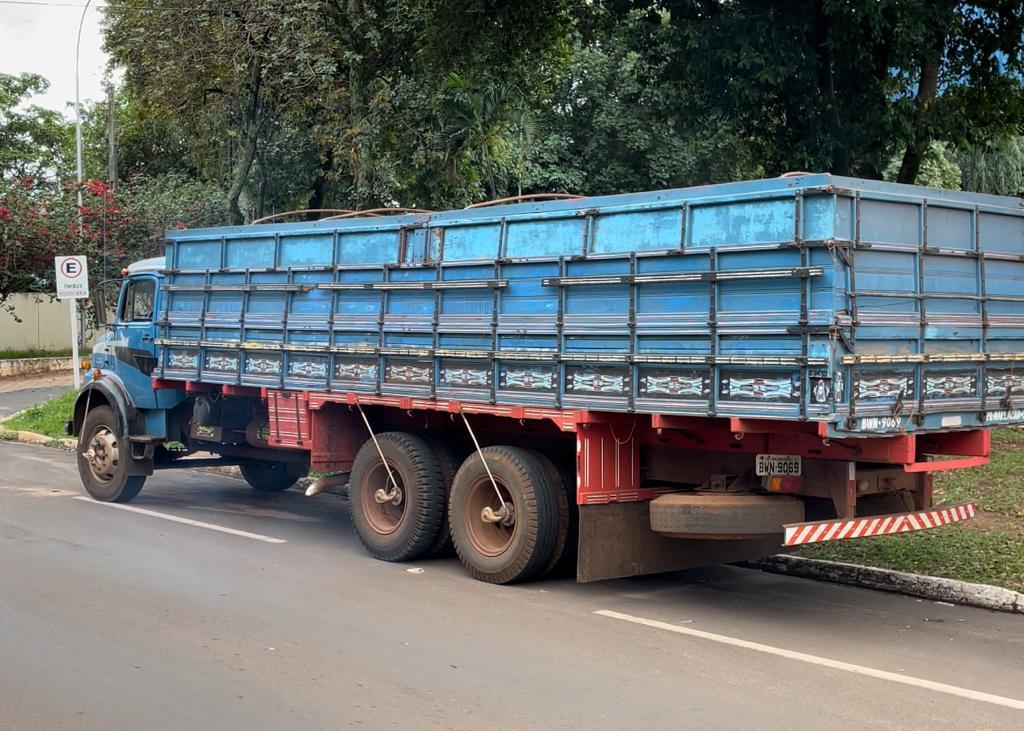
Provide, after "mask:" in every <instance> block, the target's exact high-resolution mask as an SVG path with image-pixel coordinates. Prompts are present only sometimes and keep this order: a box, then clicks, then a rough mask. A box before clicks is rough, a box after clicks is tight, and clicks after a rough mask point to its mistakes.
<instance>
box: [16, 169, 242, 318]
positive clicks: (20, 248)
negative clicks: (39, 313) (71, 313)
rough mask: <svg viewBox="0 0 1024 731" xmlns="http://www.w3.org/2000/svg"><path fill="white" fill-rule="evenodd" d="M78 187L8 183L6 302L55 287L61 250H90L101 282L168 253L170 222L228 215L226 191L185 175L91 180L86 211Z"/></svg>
mask: <svg viewBox="0 0 1024 731" xmlns="http://www.w3.org/2000/svg"><path fill="white" fill-rule="evenodd" d="M77 192H78V187H77V186H76V185H74V184H63V185H54V184H52V183H48V182H45V181H39V180H33V179H31V178H23V179H19V180H17V181H14V182H10V183H7V182H3V181H0V304H3V302H4V301H5V300H6V298H7V297H8V296H9V295H11V294H13V293H15V292H48V291H52V290H53V287H54V284H53V276H54V272H53V257H54V256H58V255H63V254H84V255H85V256H87V257H88V258H89V261H90V262H91V266H90V268H89V275H90V278H91V279H92V280H93V284H95V283H96V282H97V281H99V280H100V279H103V278H106V277H112V276H116V273H117V272H119V271H120V269H121V267H123V266H127V265H128V264H130V263H131V262H133V261H136V260H138V259H142V258H145V257H148V256H155V255H157V254H160V253H162V252H163V246H164V241H163V235H164V231H165V230H166V229H167V228H185V227H193V226H209V225H218V224H223V223H226V222H227V221H228V210H227V204H226V201H225V197H224V194H223V192H222V191H220V190H218V189H217V188H215V187H213V186H211V185H209V184H205V183H201V182H197V181H195V180H192V179H189V178H186V177H183V176H181V175H177V174H168V175H163V176H159V177H153V178H149V177H146V176H142V175H136V176H133V177H132V178H130V179H128V180H126V181H125V182H124V184H123V185H122V186H121V187H120V188H119V189H118V190H117V191H114V190H112V189H111V188H110V187H109V186H108V185H107V184H106V183H104V182H102V181H87V182H86V183H84V184H83V186H82V208H81V209H79V208H78V207H77V202H76V195H77ZM79 215H80V218H81V233H79Z"/></svg>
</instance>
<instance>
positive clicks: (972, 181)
mask: <svg viewBox="0 0 1024 731" xmlns="http://www.w3.org/2000/svg"><path fill="white" fill-rule="evenodd" d="M954 158H955V160H956V163H957V166H958V167H959V168H960V170H961V173H962V177H963V188H964V190H974V191H977V192H979V193H994V194H996V195H1015V196H1024V137H1021V136H1019V135H1014V136H1012V137H1009V138H1007V139H1006V140H1003V141H1001V142H997V143H995V144H992V145H971V146H969V147H967V148H966V149H963V150H959V151H956V152H954Z"/></svg>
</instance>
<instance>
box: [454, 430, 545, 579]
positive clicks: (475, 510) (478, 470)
mask: <svg viewBox="0 0 1024 731" xmlns="http://www.w3.org/2000/svg"><path fill="white" fill-rule="evenodd" d="M485 460H486V465H485ZM545 462H546V459H545V458H544V457H543V456H540V455H537V454H536V453H534V452H531V451H529V450H526V449H520V448H518V447H504V446H494V447H484V448H483V449H482V450H480V452H474V453H473V454H471V455H470V456H469V457H468V458H467V459H466V461H465V462H463V463H462V466H461V467H460V468H459V471H458V472H457V473H456V475H455V480H454V481H453V483H452V491H451V496H450V498H449V506H448V521H449V526H450V528H451V533H452V542H453V543H454V545H455V551H456V552H457V553H458V554H459V559H460V560H461V561H462V563H463V565H464V566H465V567H466V569H468V570H469V573H470V574H472V575H473V576H474V577H475V578H477V579H479V580H481V581H486V582H489V583H492V584H508V583H513V582H517V581H526V580H528V579H531V578H534V577H535V576H537V575H539V574H540V573H542V572H543V571H544V570H545V569H548V568H550V567H551V566H553V565H554V563H556V562H557V560H558V558H560V557H561V550H560V551H559V552H558V558H556V557H555V552H556V551H555V549H556V547H557V546H558V544H559V542H561V544H562V545H561V549H562V550H564V546H565V538H564V535H562V531H561V524H562V523H564V521H561V520H560V510H559V500H558V497H557V495H558V492H556V490H557V491H562V492H563V494H564V491H563V490H562V487H561V485H560V484H556V483H555V479H556V478H557V474H556V473H555V472H554V471H553V468H552V467H551V466H550V463H548V464H547V465H546V464H545ZM488 468H490V469H489V470H488ZM559 482H560V480H559ZM560 537H561V541H560Z"/></svg>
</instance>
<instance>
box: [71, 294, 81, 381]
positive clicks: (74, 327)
mask: <svg viewBox="0 0 1024 731" xmlns="http://www.w3.org/2000/svg"><path fill="white" fill-rule="evenodd" d="M68 311H69V312H70V313H71V372H72V374H74V378H75V390H76V391H77V390H78V389H80V388H81V387H82V373H81V369H79V367H78V299H76V298H75V297H69V298H68Z"/></svg>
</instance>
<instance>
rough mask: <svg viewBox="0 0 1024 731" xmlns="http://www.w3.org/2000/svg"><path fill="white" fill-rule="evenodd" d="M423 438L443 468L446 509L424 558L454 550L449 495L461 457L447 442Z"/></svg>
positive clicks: (435, 438) (446, 554) (449, 553)
mask: <svg viewBox="0 0 1024 731" xmlns="http://www.w3.org/2000/svg"><path fill="white" fill-rule="evenodd" d="M423 440H424V441H425V442H426V443H427V444H428V445H429V446H430V451H432V452H433V453H434V458H435V459H437V465H438V467H440V468H441V479H442V481H443V482H444V511H443V512H442V514H441V515H442V517H441V527H440V529H439V530H438V532H437V540H435V541H434V545H432V546H431V547H430V548H428V549H427V552H426V553H425V554H423V557H424V558H436V557H440V556H448V555H451V554H452V553H453V552H454V549H453V548H452V532H451V528H449V527H448V496H449V495H451V492H452V481H453V480H454V479H455V473H456V472H457V471H458V469H459V463H460V461H461V460H460V459H459V458H458V457H457V456H456V453H455V450H454V449H452V448H451V447H450V446H448V444H447V443H446V442H443V441H442V440H440V439H438V438H437V437H433V436H424V437H423Z"/></svg>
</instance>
